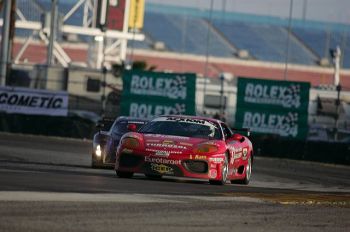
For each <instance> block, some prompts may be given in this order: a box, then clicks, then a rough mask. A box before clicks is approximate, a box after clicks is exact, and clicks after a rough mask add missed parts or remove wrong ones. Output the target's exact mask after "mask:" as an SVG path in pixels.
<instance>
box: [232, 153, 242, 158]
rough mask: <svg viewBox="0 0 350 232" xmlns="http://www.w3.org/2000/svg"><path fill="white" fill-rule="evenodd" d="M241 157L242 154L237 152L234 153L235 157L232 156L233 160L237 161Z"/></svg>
mask: <svg viewBox="0 0 350 232" xmlns="http://www.w3.org/2000/svg"><path fill="white" fill-rule="evenodd" d="M241 157H242V152H237V153H235V155H234V156H233V158H234V159H239V158H241Z"/></svg>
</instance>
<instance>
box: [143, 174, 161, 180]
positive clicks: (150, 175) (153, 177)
mask: <svg viewBox="0 0 350 232" xmlns="http://www.w3.org/2000/svg"><path fill="white" fill-rule="evenodd" d="M145 176H146V177H147V178H150V179H161V178H162V176H161V175H155V174H145Z"/></svg>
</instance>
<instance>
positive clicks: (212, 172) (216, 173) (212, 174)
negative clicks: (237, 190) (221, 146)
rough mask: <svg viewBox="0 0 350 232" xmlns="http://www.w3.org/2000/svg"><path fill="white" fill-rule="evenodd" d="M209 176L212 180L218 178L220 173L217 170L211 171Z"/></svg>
mask: <svg viewBox="0 0 350 232" xmlns="http://www.w3.org/2000/svg"><path fill="white" fill-rule="evenodd" d="M209 176H210V178H216V177H217V176H218V171H217V170H216V169H210V171H209Z"/></svg>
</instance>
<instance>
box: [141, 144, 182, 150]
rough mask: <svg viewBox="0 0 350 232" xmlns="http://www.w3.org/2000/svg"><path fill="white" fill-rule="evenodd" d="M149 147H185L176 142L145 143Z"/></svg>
mask: <svg viewBox="0 0 350 232" xmlns="http://www.w3.org/2000/svg"><path fill="white" fill-rule="evenodd" d="M146 145H147V146H149V147H164V148H174V149H186V147H184V146H181V145H176V144H164V143H163V144H160V143H147V144H146Z"/></svg>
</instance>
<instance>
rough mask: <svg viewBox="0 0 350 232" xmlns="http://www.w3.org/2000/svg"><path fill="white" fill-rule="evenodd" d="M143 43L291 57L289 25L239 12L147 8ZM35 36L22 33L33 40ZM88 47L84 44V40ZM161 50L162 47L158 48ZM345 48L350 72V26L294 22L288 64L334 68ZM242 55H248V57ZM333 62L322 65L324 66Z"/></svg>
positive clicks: (43, 5)
mask: <svg viewBox="0 0 350 232" xmlns="http://www.w3.org/2000/svg"><path fill="white" fill-rule="evenodd" d="M34 2H35V1H25V0H18V1H17V5H18V7H19V8H21V9H22V13H23V14H24V15H25V16H26V18H27V19H28V20H36V21H40V18H41V17H42V14H43V13H44V12H47V11H49V9H50V2H49V1H47V0H46V1H45V0H37V1H36V2H37V3H36V4H35V3H34ZM72 4H73V3H67V2H62V3H61V4H60V7H59V10H60V11H61V12H67V11H68V10H69V9H70V8H71V7H72ZM145 10H146V11H145V19H144V28H143V31H142V32H143V33H144V34H145V35H146V39H145V40H144V41H143V42H139V41H134V42H129V47H131V48H132V49H142V50H149V51H150V50H162V51H168V52H174V53H181V54H193V55H200V56H206V55H207V54H208V55H209V56H213V57H222V58H238V59H248V60H257V61H267V62H276V63H284V62H285V61H286V53H287V49H286V47H287V42H286V41H287V37H288V20H287V19H283V18H278V17H272V16H259V15H251V14H244V13H236V12H225V14H222V12H220V11H214V12H212V17H210V15H209V12H208V11H207V10H202V9H195V8H184V7H176V6H171V7H170V6H166V5H161V4H152V3H148V4H146V9H145ZM82 14H83V13H82V12H80V11H78V12H77V13H76V14H74V15H73V16H72V17H71V18H70V19H69V20H68V23H69V24H72V25H77V24H79V22H80V21H82ZM28 33H29V31H26V32H23V31H19V30H17V31H16V35H17V36H28ZM82 42H84V39H82ZM157 45H160V46H157ZM336 46H340V48H341V50H342V52H343V54H342V61H341V67H342V68H350V56H349V55H348V54H349V53H350V26H349V25H344V24H336V23H326V22H315V21H302V20H298V19H293V23H292V30H291V37H290V40H289V53H288V62H289V63H292V64H301V65H308V66H310V65H313V66H318V65H320V64H321V65H328V66H330V65H331V63H332V61H331V58H330V56H329V49H334V48H335V47H336ZM241 51H245V53H243V54H245V55H244V56H242V53H241ZM322 59H323V60H326V61H328V62H321V60H322Z"/></svg>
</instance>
